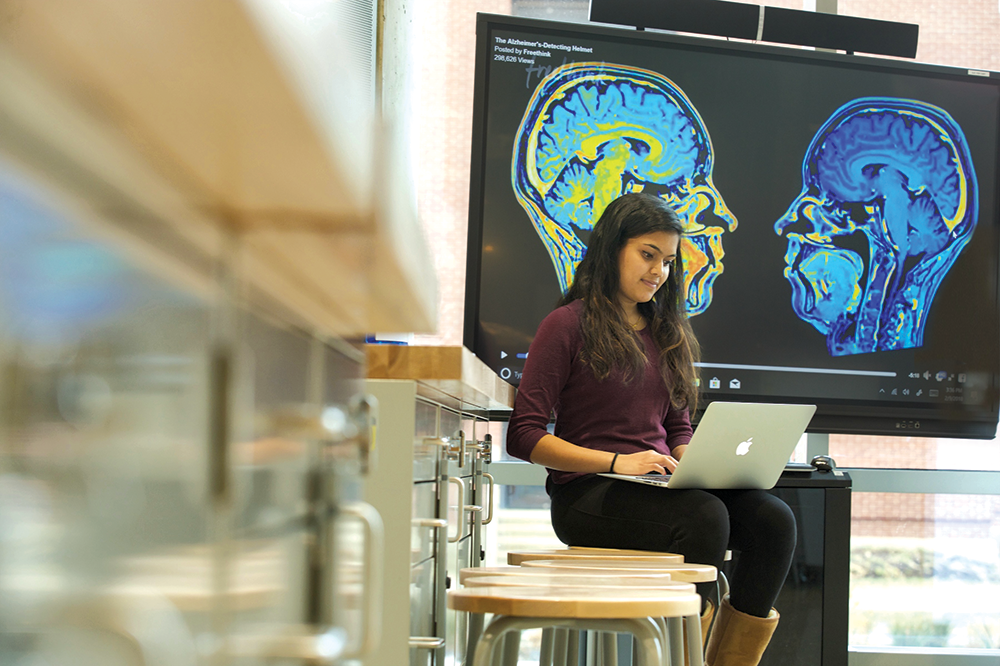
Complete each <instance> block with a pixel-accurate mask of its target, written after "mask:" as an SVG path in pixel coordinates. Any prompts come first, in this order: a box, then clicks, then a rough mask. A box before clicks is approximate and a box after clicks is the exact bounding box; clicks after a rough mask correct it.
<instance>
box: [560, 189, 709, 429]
mask: <svg viewBox="0 0 1000 666" xmlns="http://www.w3.org/2000/svg"><path fill="white" fill-rule="evenodd" d="M657 231H665V232H667V233H675V234H678V235H679V236H683V235H684V227H683V226H682V225H681V221H680V218H678V217H677V213H675V212H674V211H673V210H671V209H670V208H669V207H668V206H667V204H666V202H664V201H663V199H660V198H659V197H657V196H653V195H651V194H639V193H632V194H625V195H622V196H620V197H618V198H617V199H615V200H614V201H612V202H611V203H610V204H608V207H607V208H605V209H604V213H603V214H602V215H601V219H599V220H598V221H597V224H596V225H594V230H593V232H592V233H591V235H590V242H589V244H588V247H587V254H586V255H585V256H584V258H583V260H582V261H581V262H580V264H579V265H578V266H577V268H576V275H575V277H574V278H573V284H572V285H571V286H570V288H569V291H568V292H566V295H565V296H563V298H562V299H561V300H560V301H559V304H560V305H566V304H568V303H572V302H573V301H575V300H577V299H580V300H582V301H583V350H582V352H581V360H583V362H585V363H586V364H587V365H589V366H590V367H591V368H592V369H593V371H594V374H595V376H596V377H597V378H598V379H601V380H603V379H605V378H606V377H607V376H608V375H609V374H610V373H611V371H612V370H613V369H618V370H619V371H620V372H621V373H622V376H623V378H624V380H625V381H626V382H628V381H631V379H632V378H634V377H636V376H638V375H641V374H642V372H644V371H645V368H646V364H647V363H648V362H649V360H648V359H647V358H646V354H645V352H644V350H643V347H642V343H641V341H640V340H639V336H638V334H636V332H635V331H634V330H632V327H631V326H630V325H629V323H628V320H627V319H626V317H625V313H624V312H623V311H622V309H621V306H620V305H619V303H618V290H619V268H618V256H619V254H620V253H621V250H622V248H623V247H624V246H625V244H626V243H628V241H629V240H630V239H632V238H635V237H637V236H642V235H644V234H648V233H653V232H657ZM686 296H687V294H686V293H685V289H684V261H683V257H682V255H681V249H680V246H678V248H677V259H676V261H675V262H674V266H673V267H672V268H671V270H670V273H669V274H668V276H667V280H666V282H665V283H664V285H663V286H662V287H660V289H659V290H658V291H657V292H656V295H655V296H654V297H653V299H652V300H651V301H649V302H647V303H639V313H640V314H641V315H642V316H643V317H644V318H645V319H646V323H647V325H648V326H649V327H650V333H652V335H653V340H654V341H655V342H656V346H657V348H658V349H659V350H660V353H659V359H658V365H659V369H660V374H661V375H662V376H663V381H664V383H665V384H666V385H667V387H668V388H669V389H670V399H671V402H672V403H673V404H674V405H677V406H682V407H683V406H686V407H688V408H689V409H690V410H692V411H694V410H695V409H696V407H697V404H698V386H697V373H696V370H695V366H694V364H695V363H696V362H697V361H698V359H699V356H700V348H699V346H698V340H697V339H696V338H695V336H694V332H693V331H692V330H691V324H690V323H688V319H687V311H686V309H685V300H686Z"/></svg>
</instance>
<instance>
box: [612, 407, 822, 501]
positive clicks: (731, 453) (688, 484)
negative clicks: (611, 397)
mask: <svg viewBox="0 0 1000 666" xmlns="http://www.w3.org/2000/svg"><path fill="white" fill-rule="evenodd" d="M815 411H816V405H783V404H774V403H760V402H713V403H711V404H710V405H709V406H708V408H707V409H706V410H705V414H704V415H703V416H702V417H701V422H700V423H699V424H698V427H697V429H695V431H694V435H693V436H692V437H691V443H690V444H689V445H688V448H687V449H686V450H685V451H684V457H683V458H681V460H680V462H679V464H678V465H677V469H676V470H674V473H673V474H670V475H667V476H662V475H659V474H651V475H644V476H630V475H627V474H601V476H607V477H610V478H613V479H622V480H624V481H633V482H636V483H647V484H650V485H654V486H665V487H667V488H711V489H721V488H759V489H763V490H768V489H770V488H773V487H774V484H775V483H777V482H778V477H780V476H781V472H782V470H783V469H784V468H785V463H787V462H788V459H789V458H791V456H792V451H793V450H795V445H796V444H798V442H799V440H800V439H801V438H802V433H804V432H805V431H806V426H808V425H809V421H810V419H812V416H813V413H815Z"/></svg>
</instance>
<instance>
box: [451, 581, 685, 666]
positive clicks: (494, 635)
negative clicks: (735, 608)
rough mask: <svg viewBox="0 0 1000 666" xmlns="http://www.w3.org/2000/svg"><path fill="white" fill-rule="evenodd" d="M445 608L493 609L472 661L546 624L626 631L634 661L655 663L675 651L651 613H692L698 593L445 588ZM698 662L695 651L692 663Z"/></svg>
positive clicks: (486, 658) (480, 662)
mask: <svg viewBox="0 0 1000 666" xmlns="http://www.w3.org/2000/svg"><path fill="white" fill-rule="evenodd" d="M448 607H449V608H452V609H454V610H458V611H465V612H469V613H492V614H493V619H492V620H491V621H490V623H489V625H488V626H487V627H486V629H485V630H484V631H483V634H482V637H481V638H480V640H479V643H478V645H477V646H476V650H475V657H474V662H473V666H490V664H491V660H492V658H493V651H494V648H495V646H496V645H497V643H498V640H499V639H500V638H502V637H503V636H504V635H505V634H506V633H508V632H510V631H521V630H525V629H537V628H546V627H565V628H569V629H576V630H594V631H604V632H622V633H631V634H632V635H633V636H635V637H636V641H637V645H638V647H639V650H638V657H639V659H638V666H659V664H662V663H664V661H663V657H664V656H665V655H666V654H667V651H666V650H667V649H668V648H669V650H670V653H673V654H676V653H677V646H673V645H669V644H668V645H662V641H663V634H662V633H661V631H660V629H659V626H658V624H657V621H656V619H655V618H671V619H674V618H677V619H680V618H685V617H687V618H692V617H693V618H697V617H698V616H699V614H700V612H701V597H699V596H698V595H697V594H694V593H685V592H679V591H674V590H656V589H646V588H621V587H618V588H616V589H609V588H595V587H564V586H556V587H465V588H462V589H459V590H454V591H451V592H449V593H448ZM687 627H688V641H690V642H691V643H692V644H700V643H701V626H700V624H699V623H698V622H697V621H695V622H688V623H687ZM673 639H674V637H673V636H670V639H669V640H670V641H672V640H673ZM702 663H703V662H702V660H701V655H700V654H698V653H696V654H695V655H694V656H693V658H692V666H702Z"/></svg>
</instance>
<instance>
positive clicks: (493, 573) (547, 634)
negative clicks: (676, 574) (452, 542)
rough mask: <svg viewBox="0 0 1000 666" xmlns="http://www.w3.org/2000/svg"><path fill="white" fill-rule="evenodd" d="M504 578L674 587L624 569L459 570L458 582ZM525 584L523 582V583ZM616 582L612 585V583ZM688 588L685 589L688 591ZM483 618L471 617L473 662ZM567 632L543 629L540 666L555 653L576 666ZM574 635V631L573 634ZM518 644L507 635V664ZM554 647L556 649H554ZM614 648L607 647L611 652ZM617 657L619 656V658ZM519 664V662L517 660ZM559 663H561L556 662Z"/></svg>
mask: <svg viewBox="0 0 1000 666" xmlns="http://www.w3.org/2000/svg"><path fill="white" fill-rule="evenodd" d="M498 578H499V579H501V580H506V581H508V582H507V583H505V584H506V585H512V586H513V585H526V586H535V585H538V584H543V585H556V584H561V585H581V584H582V585H592V584H598V585H607V584H608V583H611V584H613V585H617V586H640V587H648V586H660V585H668V584H671V579H670V574H668V573H654V574H650V573H645V572H639V573H635V572H632V571H627V570H621V571H616V572H614V573H613V574H609V572H604V571H602V572H601V573H598V574H593V573H588V572H576V571H572V570H565V571H564V570H559V569H546V568H541V567H535V568H529V567H513V566H507V567H466V568H464V569H459V572H458V582H459V584H460V585H466V586H469V587H473V586H481V585H482V583H481V581H482V580H484V579H490V580H495V579H498ZM522 581H523V583H522ZM612 581H613V582H612ZM673 585H683V586H686V585H689V584H688V583H673ZM685 589H686V588H685ZM688 591H691V592H693V591H694V586H693V585H691V587H690V590H688ZM483 619H484V618H483V616H482V615H481V614H478V613H470V614H469V642H468V653H467V654H468V661H469V662H470V663H471V661H472V654H473V653H474V650H475V644H476V641H478V640H479V636H480V634H481V633H482V631H483ZM569 633H570V632H568V631H567V630H565V629H560V630H553V629H543V630H542V650H541V657H540V664H542V666H551V664H552V663H553V661H552V660H553V652H555V653H556V655H555V656H556V659H558V658H559V655H560V654H565V653H569V654H568V656H567V659H569V661H568V662H566V663H574V662H573V661H572V659H571V657H572V652H573V649H574V648H575V646H576V643H570V636H569ZM573 633H575V632H573ZM518 642H519V634H516V633H512V634H508V636H507V638H506V641H505V644H504V651H505V652H504V654H505V655H506V656H505V660H504V662H503V663H504V664H510V663H513V662H512V661H511V659H510V654H511V653H512V652H513V653H516V651H517V644H518ZM554 645H555V646H554ZM610 650H611V647H609V648H608V651H609V652H610ZM616 656H617V655H616ZM515 661H516V660H515ZM556 663H561V662H559V661H557V662H556ZM615 663H616V659H614V658H608V657H607V656H606V657H605V659H604V664H605V666H609V665H612V664H615Z"/></svg>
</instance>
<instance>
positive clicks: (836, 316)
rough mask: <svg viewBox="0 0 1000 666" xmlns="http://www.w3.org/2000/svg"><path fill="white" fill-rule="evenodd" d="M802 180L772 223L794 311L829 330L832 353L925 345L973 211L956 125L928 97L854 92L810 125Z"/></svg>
mask: <svg viewBox="0 0 1000 666" xmlns="http://www.w3.org/2000/svg"><path fill="white" fill-rule="evenodd" d="M802 181H803V182H802V192H801V194H799V196H798V198H796V199H795V201H794V202H792V204H791V206H789V208H788V210H787V212H786V213H785V214H784V215H783V216H782V217H781V218H780V219H779V220H778V221H777V222H776V223H775V226H774V228H775V231H776V232H777V233H778V234H779V235H781V234H784V235H785V237H786V238H787V240H788V247H787V252H786V253H785V264H786V268H785V277H786V279H787V280H788V281H789V283H790V284H791V286H792V308H793V309H794V310H795V313H796V315H798V317H799V318H801V319H802V320H803V321H806V322H808V323H810V324H811V325H812V326H813V327H815V328H816V330H818V331H819V332H820V333H822V334H824V335H825V336H826V344H827V350H828V351H829V353H830V354H831V355H832V356H843V355H848V354H862V353H869V352H878V351H886V350H892V349H907V348H913V347H919V346H921V345H922V344H923V332H924V326H925V324H926V323H927V314H928V312H929V311H930V307H931V303H932V301H933V300H934V296H935V294H936V293H937V291H938V288H939V287H940V286H941V283H942V281H943V280H944V278H945V276H946V275H947V273H948V271H949V269H950V268H951V267H952V265H953V264H954V263H955V260H956V259H957V258H958V256H959V254H960V253H961V251H962V249H963V248H964V247H965V246H966V245H967V244H968V242H969V240H970V239H971V238H972V234H973V231H974V230H975V226H976V221H977V217H978V196H977V185H976V175H975V170H974V169H973V165H972V159H971V156H970V154H969V147H968V144H967V142H966V139H965V135H964V134H963V133H962V130H961V128H960V127H959V126H958V124H957V123H955V121H954V120H953V119H952V117H951V116H950V115H949V114H948V113H947V112H946V111H944V110H943V109H940V108H938V107H936V106H933V105H931V104H927V103H925V102H920V101H916V100H909V99H897V98H885V97H869V98H863V99H857V100H854V101H852V102H850V103H848V104H845V105H844V106H842V107H841V108H839V109H838V110H837V111H836V112H834V114H833V115H832V116H831V117H830V118H829V119H828V120H827V121H826V123H825V124H824V125H823V126H822V127H821V128H820V130H819V131H818V132H817V133H816V136H815V137H814V138H813V140H812V143H811V144H810V145H809V149H808V150H807V152H806V156H805V159H804V160H803V162H802ZM865 249H867V252H865V251H864V250H865Z"/></svg>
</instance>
